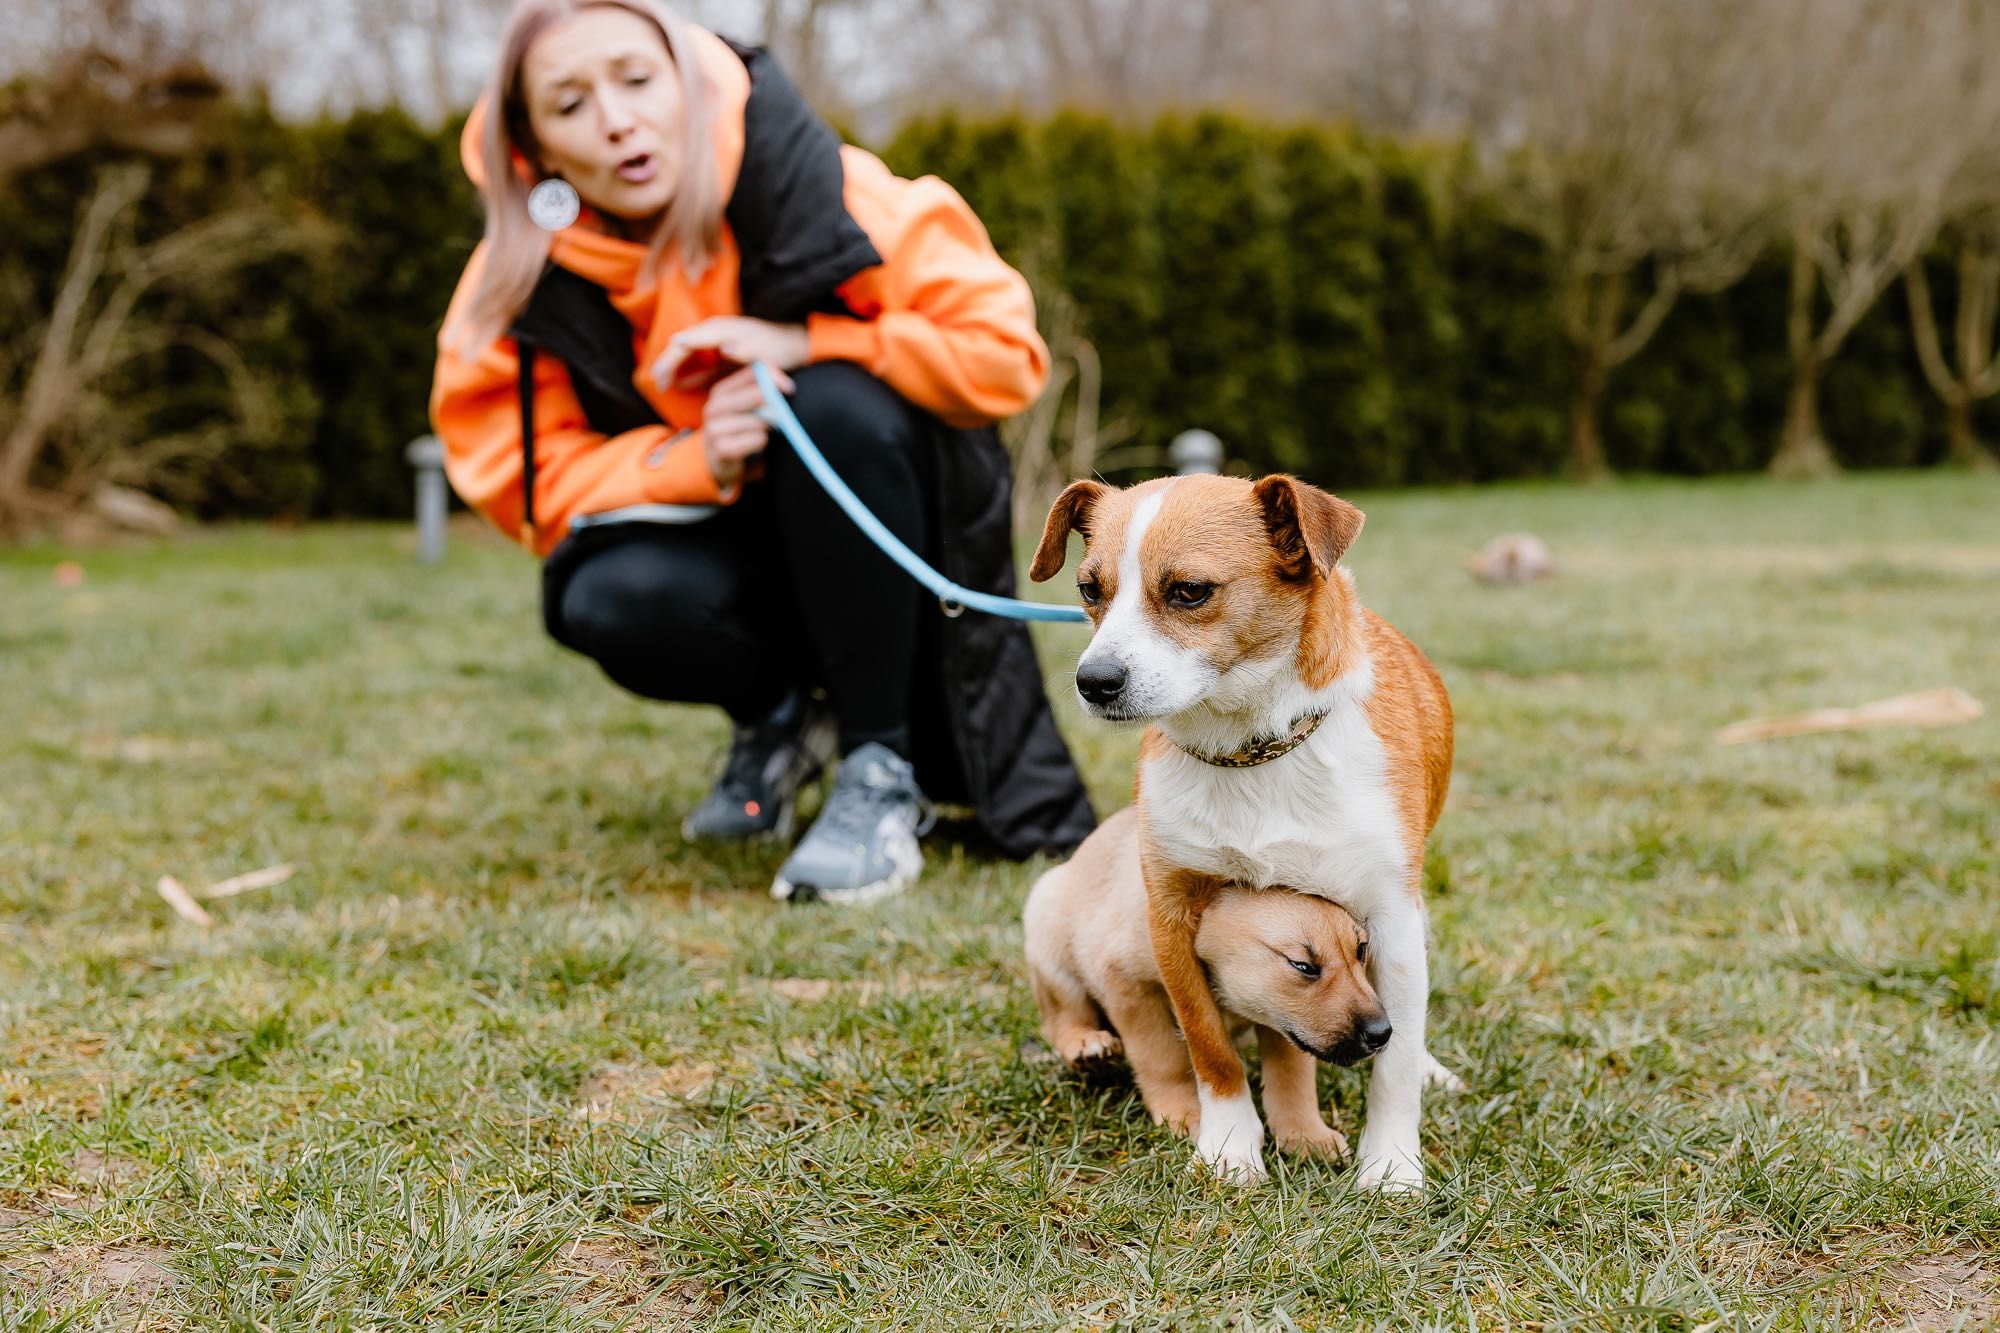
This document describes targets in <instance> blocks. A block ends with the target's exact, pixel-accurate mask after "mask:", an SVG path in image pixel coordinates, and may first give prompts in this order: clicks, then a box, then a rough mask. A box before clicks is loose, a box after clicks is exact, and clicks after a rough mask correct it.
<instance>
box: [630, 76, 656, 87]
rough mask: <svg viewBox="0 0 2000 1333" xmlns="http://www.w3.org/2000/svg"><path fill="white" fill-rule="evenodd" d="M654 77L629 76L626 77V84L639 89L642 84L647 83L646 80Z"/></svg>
mask: <svg viewBox="0 0 2000 1333" xmlns="http://www.w3.org/2000/svg"><path fill="white" fill-rule="evenodd" d="M652 77H653V76H652V75H650V74H627V75H626V76H625V82H627V83H629V84H631V85H632V86H633V87H634V88H637V87H638V86H639V85H640V84H642V83H644V82H646V80H648V79H650V78H652Z"/></svg>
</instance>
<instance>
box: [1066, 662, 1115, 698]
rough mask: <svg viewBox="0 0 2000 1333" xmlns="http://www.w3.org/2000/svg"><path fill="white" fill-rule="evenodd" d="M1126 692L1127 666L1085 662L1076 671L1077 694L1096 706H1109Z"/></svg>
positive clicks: (1112, 663) (1113, 663)
mask: <svg viewBox="0 0 2000 1333" xmlns="http://www.w3.org/2000/svg"><path fill="white" fill-rule="evenodd" d="M1124 690H1125V664H1124V663H1122V662H1085V663H1083V664H1082V665H1080V666H1078V667H1077V669H1076V692H1077V693H1078V694H1081V695H1082V696H1083V697H1084V698H1085V699H1087V700H1089V701H1090V702H1091V703H1094V704H1108V703H1110V702H1111V701H1112V700H1113V699H1116V698H1117V697H1118V696H1119V695H1120V694H1122V693H1123V692H1124Z"/></svg>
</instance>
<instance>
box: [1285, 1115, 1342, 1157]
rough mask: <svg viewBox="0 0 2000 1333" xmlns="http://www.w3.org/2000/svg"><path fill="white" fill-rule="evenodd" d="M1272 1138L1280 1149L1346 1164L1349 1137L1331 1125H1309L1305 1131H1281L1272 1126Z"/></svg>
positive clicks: (1302, 1155)
mask: <svg viewBox="0 0 2000 1333" xmlns="http://www.w3.org/2000/svg"><path fill="white" fill-rule="evenodd" d="M1271 1137H1272V1138H1273V1139H1274V1140H1276V1141H1277V1144H1278V1147H1279V1148H1280V1149H1282V1150H1283V1151H1285V1152H1288V1153H1296V1154H1298V1155H1299V1156H1301V1157H1317V1158H1319V1159H1320V1160H1321V1161H1327V1162H1344V1161H1346V1160H1347V1135H1345V1134H1343V1133H1341V1132H1340V1131H1339V1130H1337V1129H1335V1128H1333V1127H1332V1126H1331V1125H1307V1126H1305V1127H1304V1128H1303V1129H1289V1128H1287V1129H1280V1128H1278V1126H1277V1125H1275V1124H1273V1125H1272V1126H1271Z"/></svg>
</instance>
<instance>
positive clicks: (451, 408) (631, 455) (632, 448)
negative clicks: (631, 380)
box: [431, 251, 724, 555]
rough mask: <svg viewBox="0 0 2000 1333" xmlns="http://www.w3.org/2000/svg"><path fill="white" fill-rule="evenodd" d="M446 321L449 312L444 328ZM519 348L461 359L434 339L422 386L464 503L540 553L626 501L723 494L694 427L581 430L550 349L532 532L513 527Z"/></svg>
mask: <svg viewBox="0 0 2000 1333" xmlns="http://www.w3.org/2000/svg"><path fill="white" fill-rule="evenodd" d="M479 265H480V255H479V253H478V252H476V251H475V252H474V254H473V258H472V262H471V263H470V264H468V265H467V266H466V271H465V276H464V277H463V278H461V279H460V280H459V290H458V294H457V296H455V297H454V298H453V300H452V315H456V314H457V313H458V310H459V308H460V304H461V302H463V301H465V300H467V299H469V295H470V292H471V290H472V287H473V285H474V283H475V282H476V280H477V274H478V269H479ZM451 326H452V317H451V316H450V315H448V316H447V317H446V321H445V327H446V329H447V330H449V329H450V328H451ZM520 364H521V363H520V359H519V352H518V350H517V348H516V346H515V343H514V340H513V339H511V338H500V339H498V340H496V341H494V342H493V343H492V344H490V345H488V346H487V347H484V348H482V349H480V350H479V352H478V353H477V354H475V355H471V356H460V355H459V354H458V353H456V352H455V351H453V350H452V348H451V347H450V346H449V344H448V342H447V340H446V339H445V338H444V337H442V336H441V337H440V339H439V347H438V361H437V373H436V377H435V379H434V381H433V383H432V386H431V423H432V426H433V428H434V429H435V430H436V431H437V434H438V438H440V439H441V440H443V441H444V448H445V475H446V476H448V477H449V478H450V479H451V485H452V489H453V490H455V491H457V492H458V494H459V496H460V497H461V498H462V499H464V501H465V502H466V503H467V504H469V505H471V506H472V507H473V508H474V509H476V510H478V511H479V512H480V513H481V514H484V515H485V516H486V518H487V519H488V520H489V521H490V522H492V523H493V525H494V526H495V527H497V528H499V529H500V530H501V531H502V532H505V533H507V534H508V535H509V536H512V537H515V538H516V539H517V540H519V541H520V542H521V543H522V544H523V545H525V546H528V547H529V548H530V549H532V550H533V551H534V552H535V554H537V555H547V554H548V553H549V552H550V551H551V550H553V549H554V548H555V546H556V543H558V542H560V541H561V540H562V538H563V535H564V534H565V533H567V532H568V531H569V525H570V520H572V519H574V518H576V517H577V516H578V515H580V514H593V513H602V512H604V511H606V510H611V509H618V508H621V507H623V506H625V505H631V504H717V503H720V502H722V501H723V499H724V497H723V496H722V495H721V494H720V492H719V491H718V489H717V487H716V484H715V478H714V476H713V474H711V473H710V472H709V470H708V458H707V455H706V453H705V452H704V450H703V448H702V439H701V432H700V431H699V430H689V431H675V430H674V429H673V428H671V427H669V426H645V427H641V428H640V429H638V430H633V431H627V432H625V433H624V434H622V435H609V436H607V435H604V434H601V433H599V432H597V431H593V430H591V429H590V427H589V425H588V423H587V421H586V420H585V417H584V414H583V407H582V404H580V403H579V402H578V401H577V397H576V392H575V390H574V389H572V388H571V387H570V381H569V372H568V371H567V370H565V369H564V368H563V365H562V363H561V362H560V361H559V360H557V359H556V358H555V357H552V356H539V357H536V358H535V531H534V533H533V535H532V538H531V537H530V535H529V534H528V533H526V532H524V531H523V530H522V526H521V518H522V509H523V506H522V503H521V400H520V390H519V388H518V376H519V374H520Z"/></svg>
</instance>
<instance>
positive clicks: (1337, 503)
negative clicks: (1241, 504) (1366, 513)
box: [1253, 473, 1362, 579]
mask: <svg viewBox="0 0 2000 1333" xmlns="http://www.w3.org/2000/svg"><path fill="white" fill-rule="evenodd" d="M1253 494H1255V495H1256V497H1257V507H1258V508H1259V509H1260V510H1262V511H1263V515H1264V530H1265V531H1266V532H1267V533H1269V534H1270V537H1271V549H1272V550H1273V551H1275V552H1276V553H1277V556H1278V570H1279V572H1280V573H1281V574H1283V575H1284V577H1286V578H1288V579H1303V578H1305V577H1307V576H1308V575H1310V574H1311V573H1312V571H1313V570H1315V569H1317V570H1318V571H1319V572H1320V573H1321V574H1323V575H1328V576H1331V575H1332V573H1333V566H1334V564H1335V562H1336V561H1338V560H1339V559H1340V557H1341V556H1343V555H1345V554H1346V553H1347V548H1348V547H1350V546H1352V545H1353V544H1354V539H1355V538H1356V537H1358V536H1360V535H1361V523H1362V515H1361V511H1360V510H1359V509H1356V508H1355V507H1354V506H1353V505H1351V504H1349V503H1347V501H1345V500H1343V499H1340V498H1339V497H1338V496H1333V495H1328V494H1327V493H1326V492H1325V491H1323V490H1321V489H1320V488H1319V487H1317V486H1311V485H1308V484H1307V483H1305V482H1303V481H1300V480H1299V479H1298V478H1296V477H1287V476H1285V475H1283V474H1282V473H1280V474H1278V475H1276V476H1270V477H1266V478H1264V479H1263V480H1262V481H1260V482H1258V483H1257V485H1256V488H1255V490H1254V491H1253Z"/></svg>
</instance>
